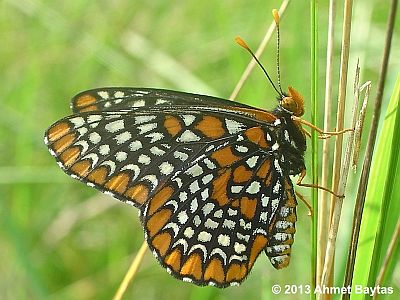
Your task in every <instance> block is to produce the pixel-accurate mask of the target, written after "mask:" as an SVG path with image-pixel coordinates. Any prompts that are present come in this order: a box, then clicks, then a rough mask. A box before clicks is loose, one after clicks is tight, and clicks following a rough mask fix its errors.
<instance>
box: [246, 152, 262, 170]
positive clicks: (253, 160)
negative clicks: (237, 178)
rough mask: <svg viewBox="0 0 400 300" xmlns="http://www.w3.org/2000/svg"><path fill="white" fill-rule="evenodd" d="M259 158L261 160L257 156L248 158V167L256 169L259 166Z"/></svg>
mask: <svg viewBox="0 0 400 300" xmlns="http://www.w3.org/2000/svg"><path fill="white" fill-rule="evenodd" d="M258 158H259V156H257V155H255V156H252V157H250V158H248V159H247V160H246V163H247V165H248V166H249V167H250V168H254V167H255V165H256V164H257V161H258Z"/></svg>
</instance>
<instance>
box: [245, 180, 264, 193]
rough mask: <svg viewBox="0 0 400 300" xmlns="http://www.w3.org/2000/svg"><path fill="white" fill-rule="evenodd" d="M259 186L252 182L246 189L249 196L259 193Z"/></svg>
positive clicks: (257, 183)
mask: <svg viewBox="0 0 400 300" xmlns="http://www.w3.org/2000/svg"><path fill="white" fill-rule="evenodd" d="M260 188H261V184H260V183H259V182H258V181H253V182H252V183H251V184H250V185H249V186H248V187H247V189H246V192H247V193H249V194H257V193H258V192H259V191H260Z"/></svg>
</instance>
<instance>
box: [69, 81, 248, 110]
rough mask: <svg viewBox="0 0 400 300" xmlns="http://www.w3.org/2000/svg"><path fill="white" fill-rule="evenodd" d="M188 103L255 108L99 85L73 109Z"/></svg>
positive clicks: (79, 97)
mask: <svg viewBox="0 0 400 300" xmlns="http://www.w3.org/2000/svg"><path fill="white" fill-rule="evenodd" d="M176 106H183V107H186V108H189V107H197V106H201V107H210V106H214V107H233V108H234V107H237V108H252V107H250V106H248V105H244V104H240V103H237V102H234V101H230V100H226V99H222V98H216V97H212V96H206V95H198V94H191V93H184V92H177V91H170V90H163V89H152V88H118V87H110V88H100V89H93V90H88V91H84V92H82V93H79V94H78V95H76V96H75V97H74V98H73V99H72V102H71V109H72V111H73V112H74V113H79V112H85V111H96V110H97V111H103V110H121V109H135V110H141V109H145V110H148V109H151V108H171V107H176Z"/></svg>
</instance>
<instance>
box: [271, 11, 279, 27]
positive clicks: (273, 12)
mask: <svg viewBox="0 0 400 300" xmlns="http://www.w3.org/2000/svg"><path fill="white" fill-rule="evenodd" d="M272 16H273V17H274V20H275V24H276V25H277V26H278V25H279V12H278V10H277V9H273V10H272Z"/></svg>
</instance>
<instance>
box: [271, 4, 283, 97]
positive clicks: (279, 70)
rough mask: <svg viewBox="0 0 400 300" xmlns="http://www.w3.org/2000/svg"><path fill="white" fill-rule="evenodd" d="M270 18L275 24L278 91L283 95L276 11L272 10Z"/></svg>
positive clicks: (277, 15) (277, 14)
mask: <svg viewBox="0 0 400 300" xmlns="http://www.w3.org/2000/svg"><path fill="white" fill-rule="evenodd" d="M272 16H273V17H274V20H275V24H276V48H277V50H276V72H277V76H278V86H279V90H280V91H281V95H282V94H283V92H282V86H281V68H280V62H279V52H280V47H279V44H280V34H279V12H278V10H276V9H273V10H272Z"/></svg>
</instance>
